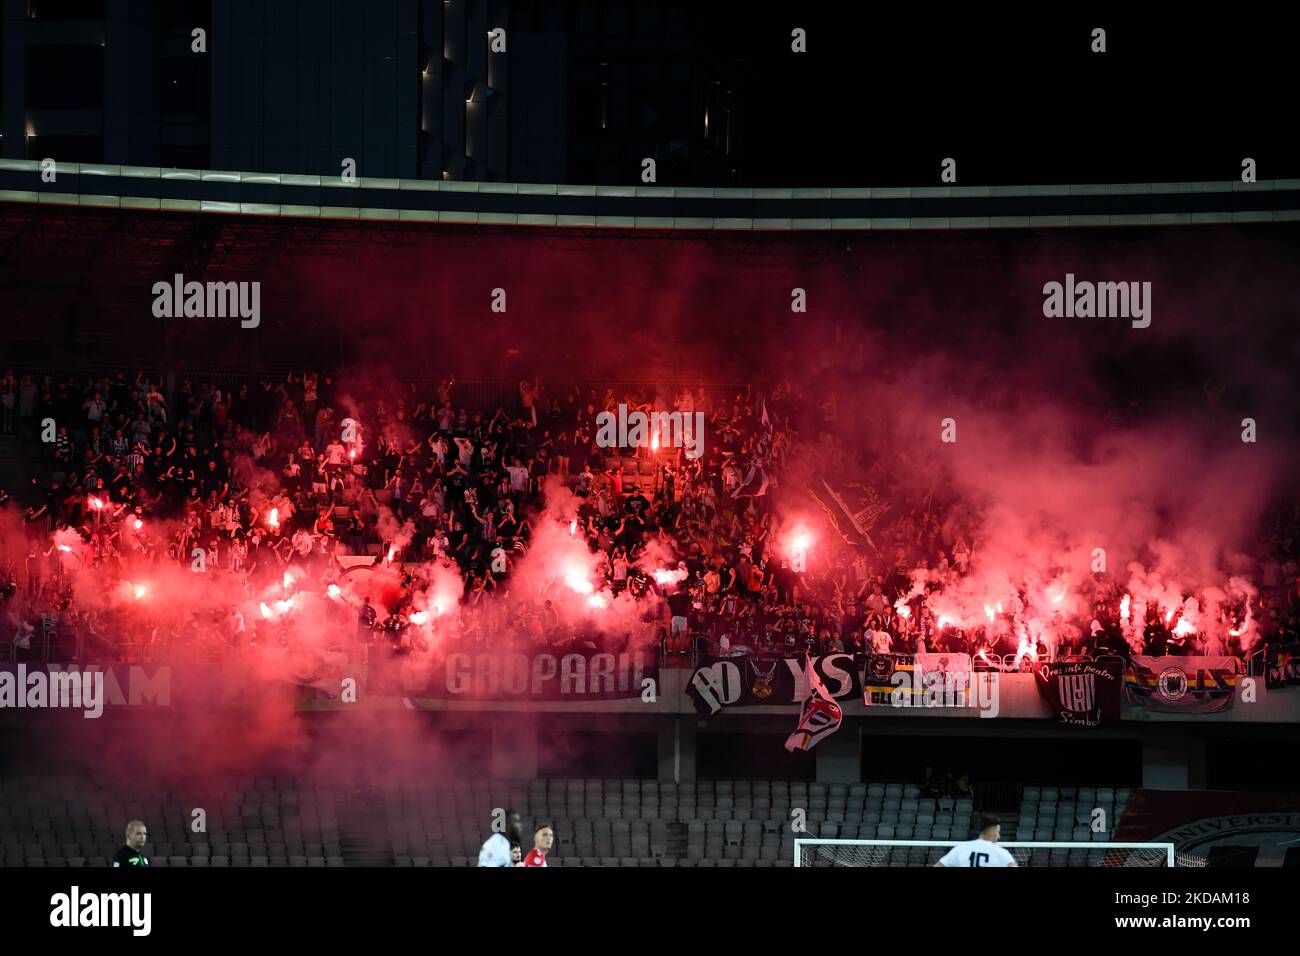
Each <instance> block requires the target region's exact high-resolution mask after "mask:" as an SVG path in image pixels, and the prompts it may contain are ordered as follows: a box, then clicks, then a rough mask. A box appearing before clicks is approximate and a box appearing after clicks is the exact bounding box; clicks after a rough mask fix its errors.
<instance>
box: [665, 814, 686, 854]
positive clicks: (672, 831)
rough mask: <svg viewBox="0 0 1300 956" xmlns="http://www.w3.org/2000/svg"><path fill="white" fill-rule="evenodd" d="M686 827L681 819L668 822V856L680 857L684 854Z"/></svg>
mask: <svg viewBox="0 0 1300 956" xmlns="http://www.w3.org/2000/svg"><path fill="white" fill-rule="evenodd" d="M686 843H687V827H686V824H685V823H683V822H682V821H681V820H674V821H673V822H671V823H669V824H668V853H667V855H668V856H669V857H673V858H675V859H681V858H682V857H684V856H686Z"/></svg>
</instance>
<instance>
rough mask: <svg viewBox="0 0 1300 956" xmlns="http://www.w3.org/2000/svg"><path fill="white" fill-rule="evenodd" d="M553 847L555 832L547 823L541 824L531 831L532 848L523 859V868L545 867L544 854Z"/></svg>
mask: <svg viewBox="0 0 1300 956" xmlns="http://www.w3.org/2000/svg"><path fill="white" fill-rule="evenodd" d="M554 845H555V831H554V830H553V829H551V825H550V824H549V823H543V824H541V825H540V826H538V828H537V829H536V830H534V831H533V848H532V849H531V850H529V851H528V855H527V856H525V857H524V866H545V865H546V854H548V853H550V852H551V847H552V846H554Z"/></svg>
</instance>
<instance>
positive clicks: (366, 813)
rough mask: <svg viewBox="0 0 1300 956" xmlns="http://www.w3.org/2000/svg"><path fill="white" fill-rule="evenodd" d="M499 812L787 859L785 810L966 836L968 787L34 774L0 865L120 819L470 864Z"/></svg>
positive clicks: (564, 846)
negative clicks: (113, 781) (120, 780)
mask: <svg viewBox="0 0 1300 956" xmlns="http://www.w3.org/2000/svg"><path fill="white" fill-rule="evenodd" d="M1127 799H1128V791H1127V790H1123V789H1118V790H1116V789H1111V788H1087V787H1083V788H1075V787H1061V788H1053V787H1025V788H1024V791H1023V794H1022V796H1021V799H1020V804H1019V815H1018V816H1015V817H1012V816H1011V815H1009V814H1008V815H1005V822H1004V830H1003V838H1004V839H1007V840H1012V839H1015V840H1031V839H1032V840H1038V841H1049V840H1057V841H1064V840H1076V841H1077V840H1088V839H1090V840H1093V841H1104V840H1105V839H1107V833H1106V832H1094V831H1093V830H1092V829H1091V828H1090V819H1091V813H1092V812H1093V808H1094V807H1098V808H1101V809H1102V810H1104V811H1105V812H1106V815H1107V818H1108V827H1109V828H1111V829H1113V827H1114V826H1115V825H1116V824H1117V823H1118V822H1119V818H1120V816H1121V815H1122V814H1123V812H1124V807H1125V805H1126V802H1127ZM506 806H510V807H515V808H517V809H519V811H520V814H521V816H522V818H523V822H524V832H526V833H527V832H531V830H532V827H533V825H534V824H535V823H538V822H541V821H547V822H551V823H553V825H554V827H555V830H556V845H555V848H554V850H553V851H552V853H551V856H550V857H549V863H550V865H552V866H620V867H633V866H659V867H692V866H742V867H750V866H760V867H771V866H791V865H792V860H793V854H794V840H795V837H796V834H795V833H794V832H793V831H792V829H791V826H790V822H791V815H790V811H791V809H792V808H794V807H802V808H804V809H806V810H807V826H808V831H807V835H808V836H810V837H817V836H820V837H823V838H841V839H891V838H892V839H916V840H948V839H954V840H956V839H964V838H966V837H967V836H968V835H969V832H970V829H971V827H972V826H973V817H974V815H975V808H974V805H973V800H972V798H970V797H958V798H953V797H947V798H935V797H927V796H922V794H921V790H920V788H919V787H917V786H915V785H902V784H896V783H891V784H882V783H870V784H868V783H855V784H825V783H807V782H786V781H766V780H757V781H750V780H738V781H732V780H716V781H715V780H701V781H697V782H695V783H681V784H678V783H670V782H663V781H655V780H617V779H604V780H602V779H596V778H588V779H567V780H557V779H552V780H533V781H518V780H490V781H489V780H473V781H466V780H458V781H455V782H452V783H440V784H433V783H431V784H427V785H420V786H416V785H412V784H401V785H396V786H392V787H387V788H381V787H374V788H365V789H362V790H344V789H340V788H337V787H330V786H325V785H320V784H315V783H312V782H310V781H303V780H297V781H295V780H292V779H287V778H279V777H275V778H272V777H257V778H253V779H247V780H243V781H233V780H232V781H230V786H229V788H228V789H223V790H222V791H221V792H217V791H213V790H203V789H194V790H189V789H176V790H172V791H167V792H162V793H159V792H157V791H151V792H149V793H145V792H131V790H130V789H129V788H128V789H126V790H121V789H117V788H114V789H113V790H111V791H110V790H108V789H107V788H104V787H101V786H97V785H96V784H95V783H93V782H91V781H87V780H84V779H80V778H68V777H53V776H46V777H31V778H25V779H10V780H7V781H5V782H3V783H0V866H15V865H18V866H72V867H79V866H90V867H95V866H106V865H107V863H108V859H109V858H110V857H111V856H112V854H113V853H114V852H115V851H116V850H117V848H118V845H119V840H118V831H119V830H120V829H121V828H122V826H123V825H124V824H125V822H126V821H127V820H128V819H133V818H139V819H142V820H144V821H145V822H146V824H147V826H148V828H149V846H148V848H147V852H148V853H149V855H150V857H151V859H152V862H153V865H155V866H206V867H225V866H308V867H311V866H326V867H331V866H357V865H385V864H396V865H398V866H473V865H474V864H475V862H476V858H477V855H478V850H479V847H480V845H481V844H482V842H483V839H484V838H485V836H486V835H487V832H488V822H489V821H490V820H491V818H492V811H493V809H494V808H497V807H506ZM199 808H201V809H202V810H204V811H205V813H204V814H203V815H202V816H200V815H197V814H196V813H195V811H196V809H199ZM926 852H927V851H926V850H924V849H919V850H912V851H909V854H908V861H909V862H912V863H916V862H923V859H922V858H923V857H924V856H925V854H926ZM1034 852H1035V853H1036V854H1039V855H1041V854H1045V853H1048V852H1063V851H1046V850H1036V851H1034ZM1072 852H1073V853H1075V855H1076V856H1080V854H1079V851H1072ZM912 857H916V859H915V860H913V859H912ZM1069 862H1071V863H1074V862H1075V860H1073V859H1071V860H1070V861H1069ZM1080 862H1082V858H1081V856H1080Z"/></svg>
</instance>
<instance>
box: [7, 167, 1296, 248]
mask: <svg viewBox="0 0 1300 956" xmlns="http://www.w3.org/2000/svg"><path fill="white" fill-rule="evenodd" d="M53 170H54V173H55V177H54V182H44V181H43V179H42V174H41V166H40V163H39V162H37V161H35V160H0V202H9V203H38V204H41V205H46V204H53V205H73V206H90V207H101V208H103V207H106V208H117V209H133V210H146V211H156V212H213V213H223V214H227V215H230V214H235V215H250V216H283V217H293V218H307V219H354V220H380V221H400V222H420V223H440V224H459V225H465V224H469V225H497V226H543V227H577V228H596V229H604V228H609V229H649V230H727V231H733V230H734V231H786V232H788V231H826V230H848V231H877V230H908V229H926V230H930V229H962V230H966V229H1019V228H1058V227H1074V226H1121V225H1122V226H1164V225H1197V224H1209V223H1261V222H1262V223H1269V222H1294V221H1297V220H1300V180H1296V179H1283V180H1266V181H1261V182H1255V183H1243V182H1237V181H1224V182H1175V183H1120V184H1076V185H1035V186H936V187H924V188H918V187H872V188H843V189H837V188H809V189H801V188H786V189H714V188H701V187H684V186H638V185H626V186H570V185H557V184H546V183H489V182H454V181H439V180H410V179H369V178H365V177H359V178H356V179H354V180H352V181H347V182H345V181H344V180H343V179H342V177H331V176H313V175H302V174H297V173H258V172H241V171H234V170H198V169H162V168H159V167H156V166H113V165H102V164H89V163H81V164H78V163H58V164H55V165H54V167H53Z"/></svg>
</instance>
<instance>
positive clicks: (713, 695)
mask: <svg viewBox="0 0 1300 956" xmlns="http://www.w3.org/2000/svg"><path fill="white" fill-rule="evenodd" d="M810 660H811V661H812V666H813V668H815V669H816V672H817V676H818V677H819V678H820V679H821V682H822V684H823V685H825V688H826V691H827V693H828V694H830V696H831V697H833V698H835V699H837V700H840V699H845V698H850V697H856V696H858V695H859V694H861V693H862V678H861V676H860V669H859V665H858V664H857V663H856V662H855V661H854V659H853V655H852V654H827V655H825V656H823V657H813V658H810ZM686 692H687V693H688V694H689V695H690V697H691V701H692V702H693V703H694V704H695V709H696V710H697V711H698V712H699V713H700V714H701V715H704V716H708V715H710V714H716V713H717V712H718V711H720V710H722V708H724V707H751V706H753V705H755V704H780V705H787V706H788V705H790V704H802V703H803V702H804V700H805V699H806V698H807V697H808V686H807V678H806V677H805V675H804V662H803V660H802V659H801V658H797V657H771V658H760V657H750V656H740V657H701V658H700V665H699V667H697V668H696V669H695V673H694V674H692V675H691V679H690V681H689V682H688V683H687V685H686Z"/></svg>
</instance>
